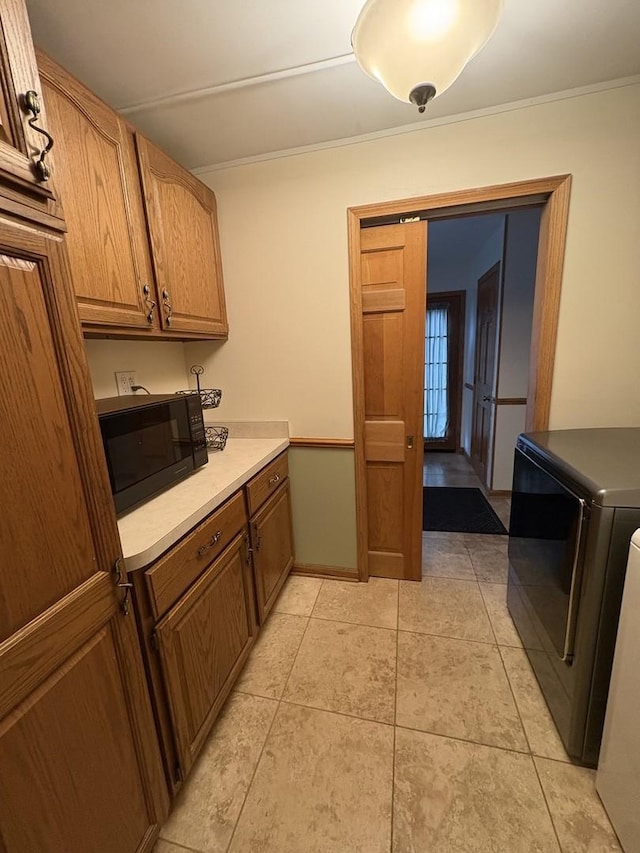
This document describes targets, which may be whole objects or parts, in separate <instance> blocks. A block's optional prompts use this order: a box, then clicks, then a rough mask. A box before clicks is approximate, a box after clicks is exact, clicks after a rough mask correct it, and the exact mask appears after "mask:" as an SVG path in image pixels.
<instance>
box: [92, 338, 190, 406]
mask: <svg viewBox="0 0 640 853" xmlns="http://www.w3.org/2000/svg"><path fill="white" fill-rule="evenodd" d="M85 346H86V350H87V359H88V361H89V370H90V371H91V380H92V382H93V393H94V396H95V397H96V399H98V398H101V397H115V396H116V394H117V393H118V391H117V388H116V379H115V376H114V373H115V371H116V370H117V371H121V370H135V372H136V380H137V382H138V384H139V385H144V386H145V387H146V388H148V389H149V391H150V392H151V393H152V394H172V393H173V392H174V391H179V390H180V389H182V388H189V387H190V386H189V379H193V377H191V376H189V373H188V371H187V366H186V365H185V360H184V344H183V343H182V342H181V341H112V340H87V341H85ZM189 364H192V362H189ZM202 385H203V387H205V385H204V383H202ZM138 393H140V394H144V391H139V392H138Z"/></svg>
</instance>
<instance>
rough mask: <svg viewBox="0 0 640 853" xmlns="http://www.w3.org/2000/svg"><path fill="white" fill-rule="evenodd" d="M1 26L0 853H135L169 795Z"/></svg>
mask: <svg viewBox="0 0 640 853" xmlns="http://www.w3.org/2000/svg"><path fill="white" fill-rule="evenodd" d="M0 25H1V32H0V57H1V62H0V73H1V75H2V87H1V89H0V101H1V103H0V122H1V123H2V125H3V129H4V127H7V128H9V129H10V131H11V132H10V133H8V132H7V133H4V132H3V133H2V134H1V144H0V360H1V365H2V369H1V370H0V507H1V509H2V515H1V519H0V850H1V851H2V853H36V851H37V853H61V851H64V853H88V851H96V853H143V851H150V850H151V849H152V847H153V844H154V840H155V837H156V836H157V831H158V826H159V824H160V823H161V821H162V820H163V818H164V817H165V815H166V811H167V794H166V786H165V783H164V779H163V772H162V766H161V762H160V757H159V752H158V745H157V740H156V736H155V728H154V723H153V717H152V712H151V707H150V703H149V696H148V692H147V687H146V683H145V677H144V670H143V666H142V662H141V657H140V650H139V646H138V641H137V634H136V626H135V623H134V621H133V616H132V615H131V614H129V615H125V612H126V610H127V607H126V601H125V597H126V595H127V593H128V589H127V587H126V586H120V585H118V584H119V583H120V584H123V583H124V582H125V580H126V578H125V577H123V576H119V575H118V572H117V568H118V567H119V557H120V544H119V540H118V535H117V528H116V522H115V516H114V511H113V504H112V499H111V495H110V491H109V484H108V480H107V474H106V470H105V464H104V458H103V455H102V453H101V442H100V436H99V431H98V426H97V421H96V417H95V411H94V403H93V397H92V393H91V386H90V381H89V376H88V369H87V366H86V361H85V354H84V348H83V343H82V337H81V332H80V325H79V320H78V316H77V311H76V306H75V299H74V295H73V293H72V291H71V285H70V278H69V266H68V258H67V253H66V246H65V242H64V228H65V225H64V222H63V220H62V219H61V218H60V206H59V204H58V201H57V199H56V193H55V144H54V147H53V150H52V152H51V155H47V163H49V164H51V170H52V177H51V179H50V180H46V181H43V180H41V178H42V176H43V174H42V172H36V168H37V167H36V166H34V163H36V162H37V161H38V158H39V156H40V151H41V150H42V149H43V148H44V147H45V146H46V138H45V137H44V136H41V135H40V134H39V133H36V134H35V135H34V134H33V133H32V129H31V127H29V126H28V124H27V119H28V118H29V117H32V118H33V113H28V112H27V110H26V102H25V95H26V93H25V92H24V91H23V88H22V82H23V81H24V80H25V79H28V81H29V85H30V86H32V87H33V90H34V91H35V92H37V93H39V82H38V75H37V70H36V66H35V59H34V56H33V48H32V45H31V40H30V34H29V30H28V26H27V23H26V15H25V13H24V8H23V6H22V3H21V2H17V0H8V2H3V3H2V5H1V6H0ZM30 97H31V98H33V96H30ZM31 102H32V103H33V100H32V101H31ZM39 106H40V112H39V114H38V116H37V122H35V123H36V124H37V125H38V126H39V127H42V128H46V127H47V124H46V104H45V105H42V104H40V105H39ZM26 139H30V140H31V141H32V142H31V143H30V144H27V143H26V142H25V140H26ZM36 139H37V141H38V148H35V146H34V145H33V144H32V143H33V140H36ZM40 140H42V141H40Z"/></svg>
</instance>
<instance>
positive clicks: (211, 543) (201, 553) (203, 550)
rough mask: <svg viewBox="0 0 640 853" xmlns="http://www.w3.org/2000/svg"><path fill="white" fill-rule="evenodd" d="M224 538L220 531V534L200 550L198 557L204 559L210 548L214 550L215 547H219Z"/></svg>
mask: <svg viewBox="0 0 640 853" xmlns="http://www.w3.org/2000/svg"><path fill="white" fill-rule="evenodd" d="M221 536H222V530H218V532H217V533H216V534H215V535H214V536H212V537H211V539H209V541H208V542H207V544H206V545H202V547H200V548H198V557H203V556H204V555H205V554H206V553H207V551H208V550H209V549H210V548H213V546H214V545H217V544H218V542H219V541H220V537H221Z"/></svg>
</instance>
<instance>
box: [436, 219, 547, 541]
mask: <svg viewBox="0 0 640 853" xmlns="http://www.w3.org/2000/svg"><path fill="white" fill-rule="evenodd" d="M541 213H542V207H541V206H540V205H538V206H532V207H531V208H518V209H517V210H512V211H510V212H509V213H503V212H500V213H487V214H476V215H471V216H467V217H464V218H460V217H454V218H451V219H447V220H441V221H436V222H433V223H431V224H430V225H429V232H428V237H429V241H428V252H427V318H426V325H427V330H428V329H429V326H430V320H431V315H430V305H431V304H435V305H438V304H439V300H440V299H441V298H442V297H444V299H445V301H446V299H447V296H448V294H447V291H446V290H445V289H446V288H448V287H452V286H453V285H455V286H456V287H460V288H463V290H462V291H461V293H462V294H463V295H464V296H465V297H466V303H467V304H468V311H466V313H465V314H463V316H462V319H461V320H458V321H457V324H459V325H458V329H457V336H456V325H457V324H456V323H455V322H453V318H449V317H446V318H445V317H444V316H439V317H436V321H437V320H439V321H440V324H441V326H442V325H443V324H444V323H445V322H446V321H448V323H447V326H448V328H447V335H446V337H443V338H442V339H439V340H438V342H437V344H438V345H436V346H434V345H433V344H431V341H430V335H429V332H427V347H426V349H425V362H426V365H429V363H430V361H431V360H432V358H433V356H434V355H435V356H436V357H437V358H438V359H439V360H440V361H445V362H448V370H447V369H442V368H438V367H437V365H434V367H435V368H436V369H426V370H425V373H426V374H427V378H428V379H429V380H431V382H432V384H433V383H434V382H436V383H437V382H438V381H439V380H440V377H441V376H444V375H446V374H450V373H455V368H454V363H455V361H456V358H457V360H459V361H461V368H460V369H461V374H460V375H461V380H460V381H459V382H458V383H457V384H456V383H455V382H453V381H452V382H450V383H449V388H448V394H449V396H450V397H451V398H452V403H451V404H450V407H451V410H452V411H459V412H460V416H461V421H462V428H461V431H460V441H459V443H456V444H455V445H452V444H451V442H446V441H441V443H440V446H438V442H437V441H435V442H434V441H429V442H427V441H425V457H424V472H423V483H424V486H425V487H426V488H427V491H426V492H425V495H424V498H425V518H426V519H427V521H428V522H430V524H429V529H430V530H435V531H444V532H451V531H454V532H456V531H458V532H461V531H463V530H464V531H466V532H470V533H474V532H484V530H485V528H484V527H483V521H484V516H485V515H488V514H490V512H491V509H490V508H492V509H493V511H494V513H495V514H497V516H498V518H499V519H500V521H501V522H502V527H503V528H504V529H508V526H509V510H510V489H511V479H512V473H513V448H514V446H515V441H516V438H517V436H518V435H519V433H521V432H523V431H524V429H525V413H526V407H527V397H528V385H529V356H530V350H531V335H532V326H533V305H534V291H535V279H536V269H537V256H538V244H539V232H540V218H541ZM432 325H433V326H434V328H433V332H434V333H435V332H438V331H440V330H441V326H437V325H435V324H432ZM456 349H457V350H458V352H456ZM425 384H427V383H425ZM442 396H443V395H442V394H440V395H437V394H434V393H433V392H432V391H425V409H428V408H429V406H431V408H433V407H434V406H435V405H439V413H440V412H442V410H443V409H444V402H443V400H442ZM434 398H435V399H434ZM430 401H431V402H430ZM443 419H444V416H443V415H442V414H440V418H439V420H437V421H436V419H435V418H433V417H432V418H431V423H436V424H437V425H440V424H441V423H442V422H443ZM438 451H454V452H455V453H456V454H457V455H456V456H453V455H451V454H445V453H442V452H438ZM445 488H449V489H450V488H462V489H476V490H479V491H480V492H481V493H482V494H483V495H484V497H485V498H486V499H487V500H488V503H489V507H487V506H486V504H484V502H483V501H482V499H481V497H480V496H477V497H476V502H477V505H478V507H479V515H478V517H477V519H476V518H473V517H471V516H472V515H473V513H472V511H471V512H470V511H469V509H468V506H467V504H466V503H465V502H464V501H462V500H459V501H458V502H457V506H456V504H455V501H454V497H452V498H451V500H452V508H451V510H450V511H449V512H448V513H447V514H446V515H444V516H443V514H442V513H440V512H438V511H435V512H434V513H430V512H429V509H430V504H431V505H432V506H433V508H434V510H437V501H438V500H439V499H440V498H441V497H443V496H444V495H445V493H444V492H440V491H433V490H434V489H445ZM460 497H462V495H461V494H460ZM472 506H475V504H472ZM481 508H482V509H481ZM465 513H467V514H468V515H469V516H470V517H468V518H465ZM486 529H487V530H495V531H496V532H498V531H499V532H502V530H500V525H493V526H492V525H491V524H489V525H488V527H487V528H486Z"/></svg>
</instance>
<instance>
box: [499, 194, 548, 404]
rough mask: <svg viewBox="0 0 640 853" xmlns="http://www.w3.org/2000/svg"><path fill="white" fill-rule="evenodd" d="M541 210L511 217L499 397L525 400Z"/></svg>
mask: <svg viewBox="0 0 640 853" xmlns="http://www.w3.org/2000/svg"><path fill="white" fill-rule="evenodd" d="M541 212H542V211H541V208H534V209H532V210H519V211H517V212H515V213H511V214H509V218H508V225H507V234H506V240H505V252H504V254H505V257H504V281H503V286H504V294H503V298H502V326H501V329H500V366H499V376H498V396H499V397H526V396H527V386H528V384H529V353H530V349H531V323H532V320H533V294H534V290H535V283H536V263H537V257H538V234H539V231H540V214H541Z"/></svg>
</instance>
